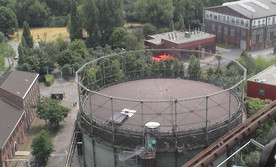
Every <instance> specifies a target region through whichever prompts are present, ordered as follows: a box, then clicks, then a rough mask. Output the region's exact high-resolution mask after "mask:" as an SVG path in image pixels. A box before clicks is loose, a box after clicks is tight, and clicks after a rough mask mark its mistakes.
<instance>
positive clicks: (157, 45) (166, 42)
mask: <svg viewBox="0 0 276 167" xmlns="http://www.w3.org/2000/svg"><path fill="white" fill-rule="evenodd" d="M145 45H146V46H147V47H148V48H149V49H172V48H173V49H175V51H173V52H169V53H166V52H164V51H158V52H154V54H155V56H158V55H162V54H170V55H171V56H174V57H177V58H180V59H188V58H189V56H190V53H191V52H185V50H196V51H202V52H205V53H215V51H216V36H215V35H213V34H209V33H205V32H202V31H200V30H199V29H198V30H194V31H191V32H180V31H172V32H166V33H162V34H156V35H149V36H148V37H147V38H146V40H145ZM179 49H181V50H182V51H179ZM199 55H200V56H201V57H202V58H203V57H204V56H205V55H203V54H198V56H199Z"/></svg>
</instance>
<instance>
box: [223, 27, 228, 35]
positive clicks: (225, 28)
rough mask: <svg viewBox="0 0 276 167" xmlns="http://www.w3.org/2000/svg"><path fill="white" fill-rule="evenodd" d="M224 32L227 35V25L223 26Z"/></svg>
mask: <svg viewBox="0 0 276 167" xmlns="http://www.w3.org/2000/svg"><path fill="white" fill-rule="evenodd" d="M224 34H225V35H228V28H227V27H224Z"/></svg>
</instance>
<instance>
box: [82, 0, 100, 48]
mask: <svg viewBox="0 0 276 167" xmlns="http://www.w3.org/2000/svg"><path fill="white" fill-rule="evenodd" d="M80 14H81V17H82V18H83V19H82V23H83V28H84V29H85V30H86V31H87V33H88V40H87V41H88V44H87V45H88V46H95V45H97V39H98V38H99V37H98V31H99V15H100V14H99V10H98V8H97V6H96V3H95V0H84V1H83V4H82V6H81V11H80Z"/></svg>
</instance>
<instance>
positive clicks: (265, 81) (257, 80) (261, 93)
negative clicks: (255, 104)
mask: <svg viewBox="0 0 276 167" xmlns="http://www.w3.org/2000/svg"><path fill="white" fill-rule="evenodd" d="M247 96H249V97H254V98H260V99H270V100H275V99H276V66H275V65H272V66H270V67H268V68H267V69H265V70H263V71H262V72H260V73H258V74H256V75H254V76H253V77H251V78H249V79H248V80H247Z"/></svg>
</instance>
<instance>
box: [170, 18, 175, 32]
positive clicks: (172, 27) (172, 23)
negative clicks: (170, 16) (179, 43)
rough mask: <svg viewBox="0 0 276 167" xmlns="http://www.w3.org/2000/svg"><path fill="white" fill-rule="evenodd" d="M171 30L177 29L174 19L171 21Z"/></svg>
mask: <svg viewBox="0 0 276 167" xmlns="http://www.w3.org/2000/svg"><path fill="white" fill-rule="evenodd" d="M170 30H171V31H173V30H175V28H174V22H173V20H171V23H170Z"/></svg>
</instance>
